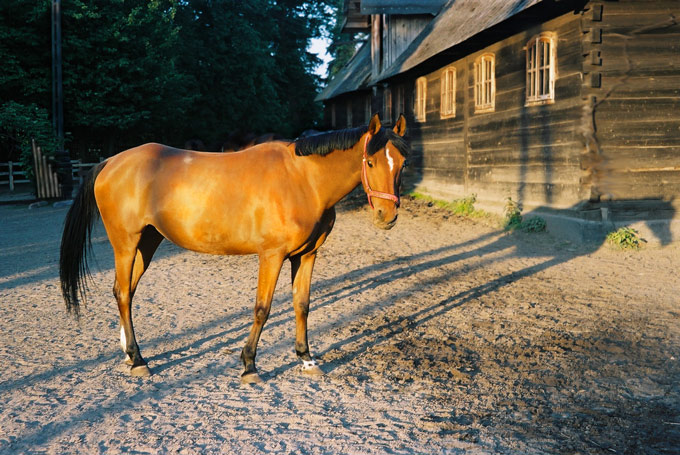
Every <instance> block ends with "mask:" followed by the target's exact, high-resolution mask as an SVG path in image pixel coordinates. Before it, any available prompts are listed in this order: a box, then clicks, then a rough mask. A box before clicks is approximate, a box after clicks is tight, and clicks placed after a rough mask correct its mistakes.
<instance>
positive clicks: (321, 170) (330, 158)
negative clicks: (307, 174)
mask: <svg viewBox="0 0 680 455" xmlns="http://www.w3.org/2000/svg"><path fill="white" fill-rule="evenodd" d="M362 154H363V149H362V148H360V147H358V146H356V147H353V148H351V149H347V150H335V151H333V152H332V153H330V154H328V155H326V156H323V157H322V156H317V157H315V158H316V159H315V160H314V161H315V163H314V164H315V166H314V170H313V173H314V174H315V175H314V181H315V186H316V190H317V194H318V195H319V199H320V201H321V202H322V203H323V204H324V205H325V207H324V208H330V207H332V206H334V205H335V204H336V203H337V202H338V201H340V199H342V198H343V197H345V196H346V195H347V194H349V192H350V191H352V190H353V189H354V188H355V187H356V186H357V185H358V184H359V183H361V160H362Z"/></svg>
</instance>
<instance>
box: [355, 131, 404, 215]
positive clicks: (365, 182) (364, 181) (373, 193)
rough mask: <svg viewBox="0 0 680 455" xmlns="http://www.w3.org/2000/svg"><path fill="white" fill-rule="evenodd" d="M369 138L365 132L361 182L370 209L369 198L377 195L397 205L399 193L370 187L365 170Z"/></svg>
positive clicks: (371, 202)
mask: <svg viewBox="0 0 680 455" xmlns="http://www.w3.org/2000/svg"><path fill="white" fill-rule="evenodd" d="M370 140H371V135H370V134H367V135H366V140H365V141H364V159H363V161H362V162H361V183H362V184H363V186H364V191H365V192H366V197H368V205H370V206H371V209H373V201H372V200H371V198H372V197H377V198H380V199H387V200H388V201H392V202H394V204H395V205H396V206H397V207H399V203H400V200H399V195H398V194H392V193H383V192H382V191H375V190H373V189H371V186H370V185H369V184H368V171H367V169H366V168H367V162H368V151H367V150H368V141H370Z"/></svg>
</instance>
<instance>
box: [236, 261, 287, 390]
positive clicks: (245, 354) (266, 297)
mask: <svg viewBox="0 0 680 455" xmlns="http://www.w3.org/2000/svg"><path fill="white" fill-rule="evenodd" d="M281 265H283V256H282V255H280V254H272V255H267V254H261V255H260V272H259V276H258V281H257V297H256V300H255V321H254V322H253V327H252V328H251V329H250V335H249V336H248V341H246V345H245V347H244V348H243V351H242V352H241V360H242V361H243V366H244V367H245V370H244V371H243V374H242V375H241V382H242V383H256V382H261V381H262V380H261V379H260V377H259V376H258V374H257V368H255V355H256V354H257V343H258V341H259V340H260V334H261V333H262V327H263V326H264V323H265V322H267V318H268V317H269V310H270V309H271V304H272V297H273V295H274V288H275V287H276V280H277V279H278V277H279V272H281Z"/></svg>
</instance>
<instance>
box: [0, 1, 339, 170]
mask: <svg viewBox="0 0 680 455" xmlns="http://www.w3.org/2000/svg"><path fill="white" fill-rule="evenodd" d="M334 3H336V0H248V1H245V0H62V29H63V32H62V33H63V42H62V52H63V92H64V120H65V131H66V132H67V142H66V148H67V149H70V150H71V154H72V156H74V155H75V156H77V155H79V154H85V152H84V150H86V149H87V148H88V147H98V148H101V149H103V150H102V153H103V154H104V155H110V154H112V153H116V152H118V151H120V150H122V149H123V148H126V147H129V146H133V145H137V144H140V143H143V142H146V141H158V142H164V143H168V144H171V145H177V146H182V145H183V144H184V142H185V141H186V140H188V139H191V138H200V139H201V140H202V141H204V142H205V143H210V142H215V141H220V140H224V139H225V138H226V136H227V135H228V134H229V133H233V132H235V131H241V132H253V133H256V134H260V133H265V132H275V133H278V134H281V135H283V136H287V137H292V136H295V135H297V134H298V133H299V132H300V131H302V130H303V129H306V128H310V127H313V126H314V125H315V123H316V122H317V120H318V116H319V111H320V107H319V106H318V105H317V104H315V103H314V97H315V96H316V94H317V93H318V89H319V85H320V82H321V81H319V79H318V76H316V75H315V74H314V73H313V70H314V68H315V67H316V65H317V64H318V63H319V62H318V61H317V57H316V56H315V55H313V54H310V53H308V52H307V50H306V49H307V46H308V42H309V39H310V38H312V37H314V36H319V34H320V33H322V31H323V30H324V26H325V24H327V23H328V22H329V21H331V22H332V16H333V14H334V11H333V9H332V7H333V6H334ZM50 5H51V1H50V0H2V2H0V62H2V65H3V71H0V147H1V148H2V150H3V151H1V152H0V153H2V154H3V156H2V157H0V159H1V158H4V159H7V154H8V152H7V150H9V149H16V148H17V147H21V146H22V143H23V146H24V148H25V143H26V140H27V138H28V137H30V136H32V137H38V138H39V139H40V140H41V141H42V142H43V143H52V142H53V138H50V137H49V135H50V132H51V128H50V124H49V118H50V113H51V103H52V101H51V96H52V92H51V90H52V85H51V76H52V75H51V41H50V30H51V29H50V24H51V22H50ZM46 147H47V148H49V146H46ZM15 159H16V158H15Z"/></svg>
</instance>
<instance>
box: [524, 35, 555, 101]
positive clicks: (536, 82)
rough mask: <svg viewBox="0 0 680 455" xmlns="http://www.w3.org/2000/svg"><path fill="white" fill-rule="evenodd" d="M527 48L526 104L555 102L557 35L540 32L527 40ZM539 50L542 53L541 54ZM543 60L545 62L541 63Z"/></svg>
mask: <svg viewBox="0 0 680 455" xmlns="http://www.w3.org/2000/svg"><path fill="white" fill-rule="evenodd" d="M546 43H547V45H548V46H549V51H548V52H547V54H548V59H549V60H548V62H547V63H545V62H546V60H545V58H544V57H545V55H546V48H545V44H546ZM525 49H526V66H525V74H526V87H525V99H526V102H525V105H526V106H536V105H543V104H552V103H554V102H555V80H556V79H557V35H556V34H555V33H554V32H542V33H539V34H538V35H535V36H533V37H532V38H531V39H530V40H529V41H528V42H527V44H526V47H525ZM532 51H533V52H532ZM539 51H541V52H542V53H541V54H539ZM541 62H544V63H543V64H541ZM546 73H547V78H546Z"/></svg>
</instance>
